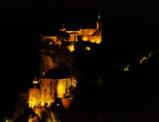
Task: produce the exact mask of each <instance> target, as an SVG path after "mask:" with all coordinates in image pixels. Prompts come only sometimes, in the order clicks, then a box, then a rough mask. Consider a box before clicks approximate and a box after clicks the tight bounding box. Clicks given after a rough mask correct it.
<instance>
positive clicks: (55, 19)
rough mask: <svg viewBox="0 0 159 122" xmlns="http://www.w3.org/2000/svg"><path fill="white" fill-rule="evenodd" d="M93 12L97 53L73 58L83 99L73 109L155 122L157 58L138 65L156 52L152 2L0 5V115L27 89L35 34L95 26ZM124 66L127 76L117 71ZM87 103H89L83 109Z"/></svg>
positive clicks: (43, 0) (40, 0)
mask: <svg viewBox="0 0 159 122" xmlns="http://www.w3.org/2000/svg"><path fill="white" fill-rule="evenodd" d="M98 12H100V13H101V22H102V24H103V42H102V44H101V46H100V47H101V48H100V47H98V48H97V49H96V50H93V51H92V52H91V53H88V54H87V53H81V54H78V56H77V57H76V64H77V69H78V70H79V71H80V72H82V73H81V74H82V75H83V79H84V80H83V81H81V87H82V88H83V90H82V91H81V96H82V95H83V97H81V98H82V99H83V100H81V102H79V104H78V105H77V106H80V107H82V108H85V109H86V113H87V112H88V113H89V112H90V111H99V113H102V114H101V115H104V116H107V117H106V118H105V119H106V120H112V121H113V122H118V121H124V120H125V121H126V122H130V121H133V120H134V121H135V120H139V121H154V122H156V121H157V120H158V119H159V118H158V114H159V105H158V103H159V94H158V93H159V89H158V87H159V84H158V81H159V77H158V74H159V69H158V56H157V55H154V56H153V57H152V59H151V60H149V61H148V62H147V63H145V64H144V65H143V66H139V65H138V64H137V63H138V61H139V59H140V58H141V57H143V56H145V55H147V54H148V52H150V51H154V52H155V51H156V50H158V49H159V46H158V44H157V42H158V40H159V36H158V33H159V29H158V28H159V24H158V22H159V13H158V1H157V0H156V1H155V0H127V1H126V0H123V1H119V0H112V1H102V0H98V1H91V0H34V1H33V0H25V1H24V0H23V1H22V0H15V1H11V0H7V1H5V2H4V3H1V4H0V30H1V33H0V39H1V41H0V42H1V48H0V50H1V51H0V52H1V81H0V83H1V85H0V93H1V100H0V103H1V104H0V108H2V109H1V110H0V112H1V113H3V111H4V110H5V108H10V107H12V106H13V105H14V103H15V101H16V99H17V96H18V94H19V93H20V92H22V91H25V89H27V88H29V87H31V83H32V80H33V77H34V75H35V73H36V70H37V69H36V68H37V62H38V48H39V35H40V33H52V32H54V31H55V30H56V29H57V28H59V27H61V26H62V23H65V25H66V27H68V28H74V27H75V26H76V27H80V26H81V24H82V25H88V24H90V25H95V22H96V19H97V14H98ZM126 63H130V64H131V66H132V67H133V69H132V71H130V72H129V73H123V71H122V69H121V66H123V65H124V64H126ZM98 77H103V78H104V83H103V84H104V85H103V86H102V88H101V86H98V87H96V86H94V85H91V81H92V80H96V79H98ZM89 89H90V90H89ZM101 89H102V90H101ZM84 93H85V96H84ZM86 98H87V99H86ZM85 99H86V100H85ZM94 99H96V101H94ZM90 101H94V102H92V103H91V104H90V105H89V106H88V108H87V104H89V102H90ZM91 105H92V106H93V107H91ZM98 105H100V106H98ZM93 108H94V109H93ZM100 108H102V109H100ZM79 109H80V108H78V107H77V110H79ZM87 109H89V110H90V111H87ZM79 111H81V109H80V110H79ZM85 115H87V114H85ZM88 115H89V114H88ZM92 115H93V114H92ZM89 116H90V115H89ZM88 118H89V117H88Z"/></svg>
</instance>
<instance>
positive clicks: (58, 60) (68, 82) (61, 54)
mask: <svg viewBox="0 0 159 122" xmlns="http://www.w3.org/2000/svg"><path fill="white" fill-rule="evenodd" d="M40 37H41V45H42V46H41V48H40V55H41V60H40V75H39V80H37V79H35V80H34V81H33V84H34V87H33V88H30V89H29V99H28V104H29V107H30V108H32V109H33V111H34V112H35V113H36V114H37V115H39V116H40V115H41V112H42V111H43V110H42V108H45V107H50V106H51V105H52V104H53V103H54V102H55V101H56V99H61V102H62V105H63V106H64V107H65V108H67V107H69V105H70V101H71V99H70V98H71V97H70V96H71V93H70V91H71V90H72V89H75V88H76V86H77V81H76V78H75V76H74V75H73V71H72V70H73V68H72V65H73V64H72V62H73V61H72V53H73V52H74V51H75V50H76V44H77V43H78V42H89V43H92V44H100V43H101V42H102V26H101V23H100V15H98V19H97V22H96V28H93V29H88V28H86V29H83V28H80V29H79V30H76V31H71V30H69V31H68V30H66V28H65V27H63V28H61V29H59V32H57V34H56V35H55V36H52V35H51V36H50V35H49V36H48V35H41V36H40ZM85 50H86V51H90V50H91V47H90V46H89V45H86V46H85ZM60 66H62V67H63V66H64V67H65V68H66V69H69V70H67V71H64V70H63V69H64V68H59V67H60ZM60 69H62V70H60ZM57 75H58V76H57ZM68 96H69V97H68Z"/></svg>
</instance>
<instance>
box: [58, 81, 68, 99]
mask: <svg viewBox="0 0 159 122" xmlns="http://www.w3.org/2000/svg"><path fill="white" fill-rule="evenodd" d="M65 93H66V79H60V80H58V82H57V97H58V98H63V97H64V94H65Z"/></svg>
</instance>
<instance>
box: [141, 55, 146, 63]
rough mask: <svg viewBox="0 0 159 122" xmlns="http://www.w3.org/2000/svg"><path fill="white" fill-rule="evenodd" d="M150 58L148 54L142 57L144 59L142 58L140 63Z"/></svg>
mask: <svg viewBox="0 0 159 122" xmlns="http://www.w3.org/2000/svg"><path fill="white" fill-rule="evenodd" d="M147 60H148V58H147V57H146V56H144V57H142V59H140V64H142V63H143V62H144V61H147Z"/></svg>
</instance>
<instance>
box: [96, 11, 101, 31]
mask: <svg viewBox="0 0 159 122" xmlns="http://www.w3.org/2000/svg"><path fill="white" fill-rule="evenodd" d="M100 18H101V15H100V13H98V17H97V23H96V26H97V27H96V28H97V29H100V27H101V23H100Z"/></svg>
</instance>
